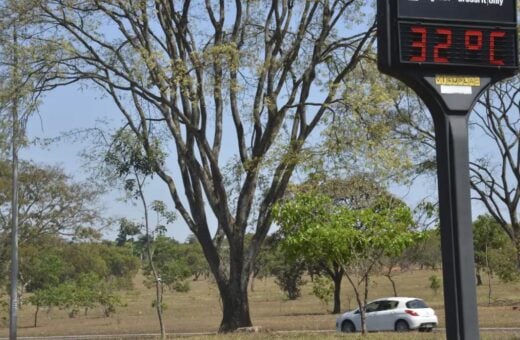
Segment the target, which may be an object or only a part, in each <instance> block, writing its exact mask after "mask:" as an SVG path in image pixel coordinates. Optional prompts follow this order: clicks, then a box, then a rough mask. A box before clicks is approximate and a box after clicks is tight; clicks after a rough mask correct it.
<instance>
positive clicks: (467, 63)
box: [378, 0, 518, 77]
mask: <svg viewBox="0 0 520 340" xmlns="http://www.w3.org/2000/svg"><path fill="white" fill-rule="evenodd" d="M378 6H379V9H378V63H379V67H380V69H381V70H382V71H383V72H385V73H389V74H392V73H393V74H394V75H396V76H398V74H399V72H400V71H401V70H406V71H408V72H409V71H411V70H413V71H414V72H430V73H431V72H447V73H462V74H473V75H486V74H488V73H489V72H492V73H493V74H495V75H496V74H499V75H500V76H503V77H506V76H511V75H513V74H514V73H515V72H516V70H517V69H518V42H517V37H518V36H517V25H516V13H517V11H516V0H435V1H431V0H379V4H378Z"/></svg>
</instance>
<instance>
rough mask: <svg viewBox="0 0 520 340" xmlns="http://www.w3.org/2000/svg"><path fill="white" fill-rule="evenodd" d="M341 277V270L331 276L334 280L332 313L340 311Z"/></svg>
mask: <svg viewBox="0 0 520 340" xmlns="http://www.w3.org/2000/svg"><path fill="white" fill-rule="evenodd" d="M342 279H343V270H341V271H339V272H336V275H335V276H334V278H333V281H334V307H333V308H332V313H333V314H338V313H341V281H342Z"/></svg>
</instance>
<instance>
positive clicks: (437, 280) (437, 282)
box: [429, 274, 441, 295]
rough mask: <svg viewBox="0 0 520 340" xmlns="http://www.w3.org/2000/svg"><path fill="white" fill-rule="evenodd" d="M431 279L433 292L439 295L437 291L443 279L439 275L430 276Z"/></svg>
mask: <svg viewBox="0 0 520 340" xmlns="http://www.w3.org/2000/svg"><path fill="white" fill-rule="evenodd" d="M429 280H430V289H431V290H433V294H434V295H437V291H438V290H439V288H441V279H440V278H439V277H438V276H437V275H435V274H434V275H432V276H430V278H429Z"/></svg>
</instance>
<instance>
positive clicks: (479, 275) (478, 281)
mask: <svg viewBox="0 0 520 340" xmlns="http://www.w3.org/2000/svg"><path fill="white" fill-rule="evenodd" d="M477 286H482V274H481V273H480V268H477Z"/></svg>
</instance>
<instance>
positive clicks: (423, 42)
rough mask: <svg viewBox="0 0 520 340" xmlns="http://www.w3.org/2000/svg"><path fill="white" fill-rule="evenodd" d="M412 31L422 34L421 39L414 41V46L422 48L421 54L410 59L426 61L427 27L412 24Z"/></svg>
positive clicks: (420, 61)
mask: <svg viewBox="0 0 520 340" xmlns="http://www.w3.org/2000/svg"><path fill="white" fill-rule="evenodd" d="M410 30H411V31H412V33H416V34H420V37H421V38H420V40H415V41H412V47H413V48H418V49H419V50H420V53H419V55H414V56H411V57H410V61H417V62H419V63H422V62H425V61H426V33H427V31H426V27H421V26H412V27H411V28H410Z"/></svg>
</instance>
